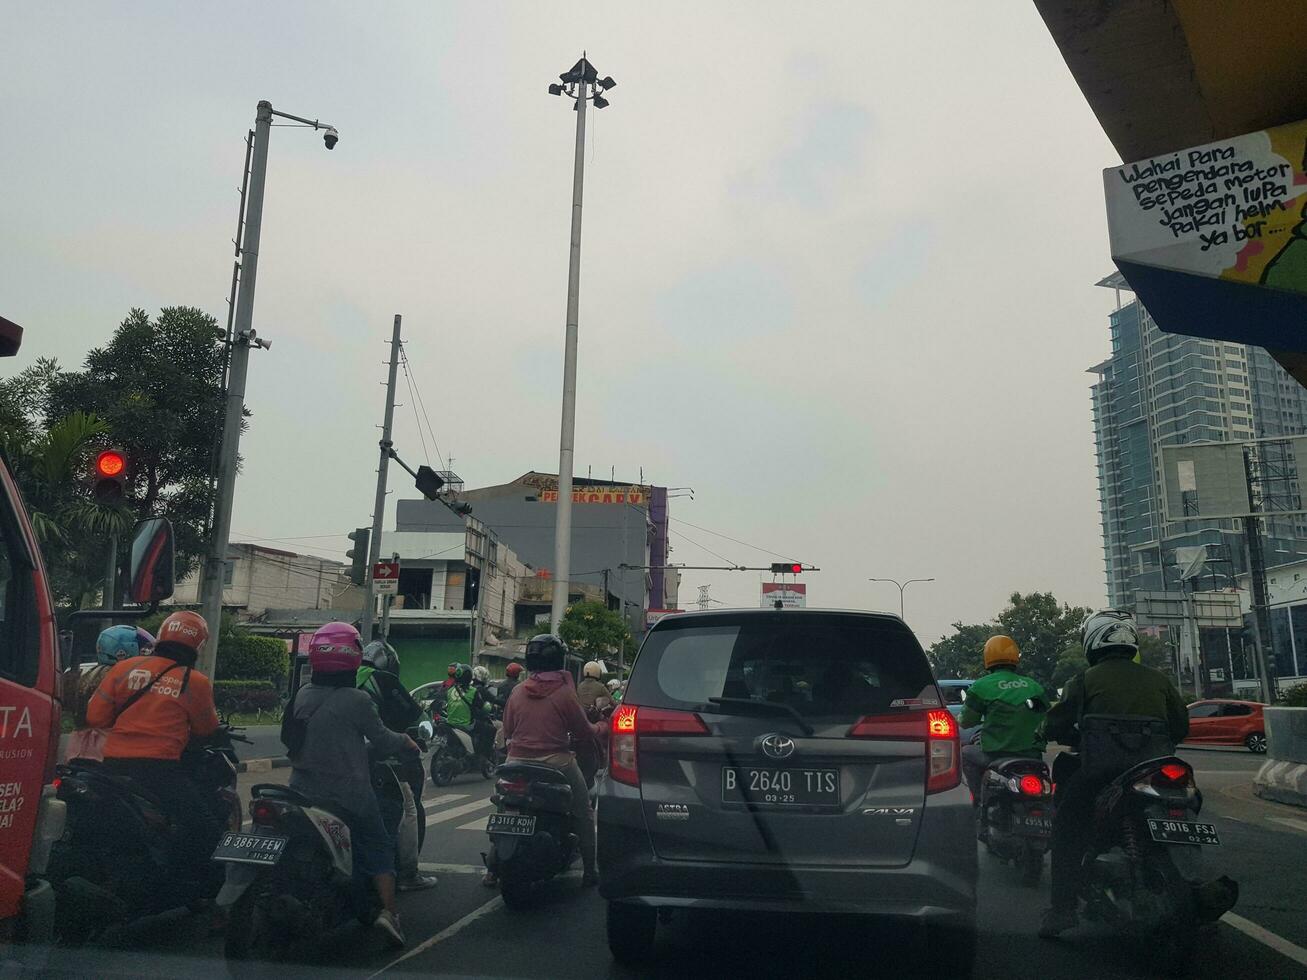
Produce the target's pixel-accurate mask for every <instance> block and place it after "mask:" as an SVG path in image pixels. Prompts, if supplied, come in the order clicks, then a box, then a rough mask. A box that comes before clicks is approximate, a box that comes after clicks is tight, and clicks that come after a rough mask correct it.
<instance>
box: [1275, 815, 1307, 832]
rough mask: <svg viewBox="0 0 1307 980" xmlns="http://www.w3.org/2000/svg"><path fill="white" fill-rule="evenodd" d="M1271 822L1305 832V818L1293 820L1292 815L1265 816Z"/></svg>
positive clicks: (1306, 830)
mask: <svg viewBox="0 0 1307 980" xmlns="http://www.w3.org/2000/svg"><path fill="white" fill-rule="evenodd" d="M1266 819H1267V820H1269V821H1270V822H1271V823H1278V824H1283V825H1284V826H1286V827H1292V828H1293V829H1294V830H1301V831H1302V832H1303V833H1307V820H1295V819H1293V817H1267V818H1266Z"/></svg>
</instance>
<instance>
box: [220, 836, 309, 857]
mask: <svg viewBox="0 0 1307 980" xmlns="http://www.w3.org/2000/svg"><path fill="white" fill-rule="evenodd" d="M289 840H290V838H289V837H277V836H274V835H271V834H269V835H267V836H264V835H262V834H232V833H227V834H223V835H222V840H220V841H218V846H217V848H216V849H215V850H214V852H213V860H215V861H231V862H233V863H235V864H276V863H277V862H278V861H280V860H281V855H282V854H283V853H284V852H285V850H286V844H287V842H288V841H289Z"/></svg>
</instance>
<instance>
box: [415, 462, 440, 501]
mask: <svg viewBox="0 0 1307 980" xmlns="http://www.w3.org/2000/svg"><path fill="white" fill-rule="evenodd" d="M413 485H414V486H415V487H417V488H418V492H419V493H421V494H422V496H424V497H426V498H427V499H428V500H435V499H437V498H438V497H439V495H440V488H441V487H443V486H444V485H445V480H444V478H443V477H442V476H441V475H440V474H439V473H437V472H436V471H435V470H433V469H432V468H431V467H430V466H419V467H418V472H417V476H416V477H414V479H413Z"/></svg>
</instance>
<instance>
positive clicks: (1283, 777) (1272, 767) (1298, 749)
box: [1253, 707, 1307, 808]
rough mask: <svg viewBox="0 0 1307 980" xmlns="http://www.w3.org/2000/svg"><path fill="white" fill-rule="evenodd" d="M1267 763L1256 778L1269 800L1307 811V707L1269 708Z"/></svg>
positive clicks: (1255, 783) (1257, 789) (1258, 790)
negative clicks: (1306, 809)
mask: <svg viewBox="0 0 1307 980" xmlns="http://www.w3.org/2000/svg"><path fill="white" fill-rule="evenodd" d="M1264 713H1265V716H1266V740H1267V746H1266V762H1264V763H1263V764H1262V768H1261V769H1260V770H1259V771H1258V773H1257V775H1256V776H1254V777H1253V792H1255V793H1256V794H1257V795H1258V796H1260V797H1261V798H1262V799H1265V800H1274V801H1276V802H1277V803H1288V804H1290V805H1292V806H1300V807H1305V808H1307V708H1270V707H1268V708H1266V709H1265V712H1264Z"/></svg>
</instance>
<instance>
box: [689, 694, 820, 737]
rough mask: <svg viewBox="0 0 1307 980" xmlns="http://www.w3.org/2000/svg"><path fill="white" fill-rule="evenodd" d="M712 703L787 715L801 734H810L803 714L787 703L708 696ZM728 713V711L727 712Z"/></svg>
mask: <svg viewBox="0 0 1307 980" xmlns="http://www.w3.org/2000/svg"><path fill="white" fill-rule="evenodd" d="M708 701H709V702H710V703H712V704H719V705H721V706H722V707H724V708H749V709H751V710H754V711H761V712H762V713H763V714H769V715H789V716H790V717H791V718H793V719H794V721H795V722H796V723H797V724H798V726H799V728H800V729H802V730H803V734H805V735H811V734H812V733H813V731H814V729H813V727H812V726H811V725H809V724H808V723H807V721H805V720H804V717H803V715H801V714H799V713H798V712H797V711H795V710H794V709H793V708H792V707H790V706H789V705H788V704H780V703H779V702H776V701H753V700H750V699H749V698H709V699H708ZM727 714H730V712H727Z"/></svg>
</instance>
